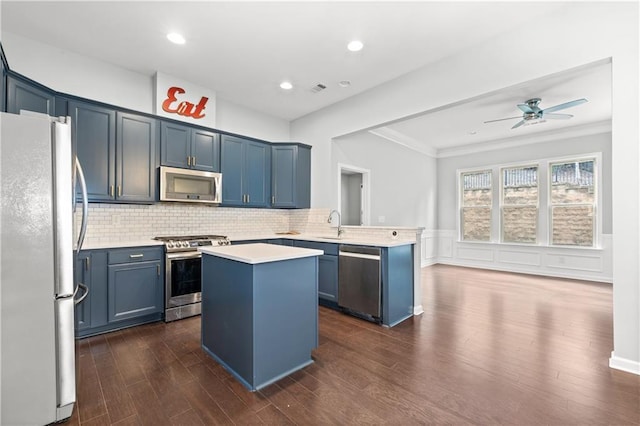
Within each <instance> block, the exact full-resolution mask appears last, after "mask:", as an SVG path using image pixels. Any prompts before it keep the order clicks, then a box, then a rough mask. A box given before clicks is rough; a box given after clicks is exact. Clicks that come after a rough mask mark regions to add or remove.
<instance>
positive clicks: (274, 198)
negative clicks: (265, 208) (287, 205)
mask: <svg viewBox="0 0 640 426" xmlns="http://www.w3.org/2000/svg"><path fill="white" fill-rule="evenodd" d="M275 203H276V196H275V195H272V196H271V204H275Z"/></svg>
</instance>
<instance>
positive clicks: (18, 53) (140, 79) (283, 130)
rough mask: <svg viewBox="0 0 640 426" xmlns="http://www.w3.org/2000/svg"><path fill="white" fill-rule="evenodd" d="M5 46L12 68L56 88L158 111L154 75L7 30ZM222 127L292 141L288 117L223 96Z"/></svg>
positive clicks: (218, 109) (218, 110) (219, 122)
mask: <svg viewBox="0 0 640 426" xmlns="http://www.w3.org/2000/svg"><path fill="white" fill-rule="evenodd" d="M2 47H3V48H4V52H5V55H6V56H7V61H8V62H9V67H10V68H11V70H13V71H16V72H18V73H20V74H22V75H24V76H26V77H28V78H30V79H32V80H35V81H37V82H38V83H41V84H43V85H45V86H47V87H49V88H51V89H53V90H55V91H58V92H62V93H67V94H70V95H75V96H80V97H84V98H88V99H92V100H95V101H100V102H105V103H108V104H112V105H115V106H119V107H123V108H129V109H133V110H135V111H140V112H145V113H149V114H152V113H153V105H154V103H153V95H154V85H153V75H143V74H139V73H136V72H133V71H129V70H127V69H124V68H121V67H118V66H115V65H112V64H109V63H106V62H103V61H100V60H97V59H93V58H89V57H86V56H81V55H77V54H75V53H73V52H70V51H66V50H63V49H59V48H57V47H53V46H50V45H47V44H43V43H39V42H36V41H33V40H29V39H27V38H24V37H21V36H18V35H15V34H12V33H7V32H3V33H2ZM160 71H162V70H160ZM210 89H212V90H214V91H215V90H216V88H215V87H211V88H210ZM216 129H218V130H225V131H228V132H231V133H237V134H241V135H244V136H251V137H254V138H257V139H263V140H268V141H289V140H290V139H289V122H288V121H286V120H283V119H280V118H276V117H273V116H270V115H267V114H263V113H260V112H257V111H254V110H251V109H249V108H245V107H242V106H240V105H237V104H234V103H232V102H229V101H226V100H225V99H221V98H220V97H219V96H218V97H217V104H216Z"/></svg>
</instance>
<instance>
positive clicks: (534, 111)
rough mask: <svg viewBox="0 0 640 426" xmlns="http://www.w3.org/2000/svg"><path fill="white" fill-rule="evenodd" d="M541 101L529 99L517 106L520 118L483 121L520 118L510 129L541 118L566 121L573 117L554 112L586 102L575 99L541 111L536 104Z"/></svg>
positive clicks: (511, 118) (510, 118)
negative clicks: (520, 112) (520, 113)
mask: <svg viewBox="0 0 640 426" xmlns="http://www.w3.org/2000/svg"><path fill="white" fill-rule="evenodd" d="M541 100H542V99H540V98H532V99H529V100H528V101H526V102H525V103H523V104H518V108H520V110H521V111H522V112H523V114H522V115H521V116H518V117H509V118H499V119H497V120H489V121H485V124H486V123H493V122H496V121H504V120H514V119H516V118H520V119H521V120H520V121H518V122H517V123H516V124H514V125H513V127H511V128H512V129H515V128H518V127H520V126H522V125H523V124H525V123H526V122H528V121H533V120H540V119H542V118H552V119H555V120H567V119H569V118H571V117H573V115H571V114H555V111H559V110H561V109H566V108H571V107H574V106H576V105H580V104H583V103H585V102H587V100H586V99H584V98H582V99H576V100H575V101H571V102H565V103H563V104H559V105H556V106H552V107H549V108H545V109H542V108H540V107H539V106H538V104H539V103H540V101H541Z"/></svg>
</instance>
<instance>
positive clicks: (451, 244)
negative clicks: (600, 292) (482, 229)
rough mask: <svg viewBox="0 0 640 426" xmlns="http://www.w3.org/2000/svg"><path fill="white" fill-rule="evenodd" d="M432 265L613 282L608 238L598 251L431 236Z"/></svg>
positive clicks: (441, 234)
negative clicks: (433, 243) (433, 244)
mask: <svg viewBox="0 0 640 426" xmlns="http://www.w3.org/2000/svg"><path fill="white" fill-rule="evenodd" d="M434 235H435V236H436V238H437V243H436V247H437V248H438V251H437V256H436V262H435V263H442V264H447V265H458V266H467V267H473V268H485V269H493V270H498V271H508V272H520V273H525V274H535V275H546V276H553V277H560V278H572V279H579V280H588V281H600V282H608V283H610V282H613V250H612V247H613V244H612V235H611V234H605V235H602V239H601V243H602V245H601V247H600V248H584V247H576V248H573V247H548V246H537V245H531V246H527V245H523V244H498V243H480V242H473V243H469V242H460V241H458V237H457V234H456V231H455V230H448V229H447V230H439V231H437V232H435V233H434Z"/></svg>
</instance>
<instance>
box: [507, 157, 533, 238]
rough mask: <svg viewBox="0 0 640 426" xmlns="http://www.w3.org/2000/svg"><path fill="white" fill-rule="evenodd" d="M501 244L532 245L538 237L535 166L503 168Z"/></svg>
mask: <svg viewBox="0 0 640 426" xmlns="http://www.w3.org/2000/svg"><path fill="white" fill-rule="evenodd" d="M501 177H502V185H501V186H502V191H501V200H500V212H501V225H502V226H501V229H502V242H505V243H535V242H536V241H537V235H538V166H527V167H509V168H503V169H502V173H501Z"/></svg>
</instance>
